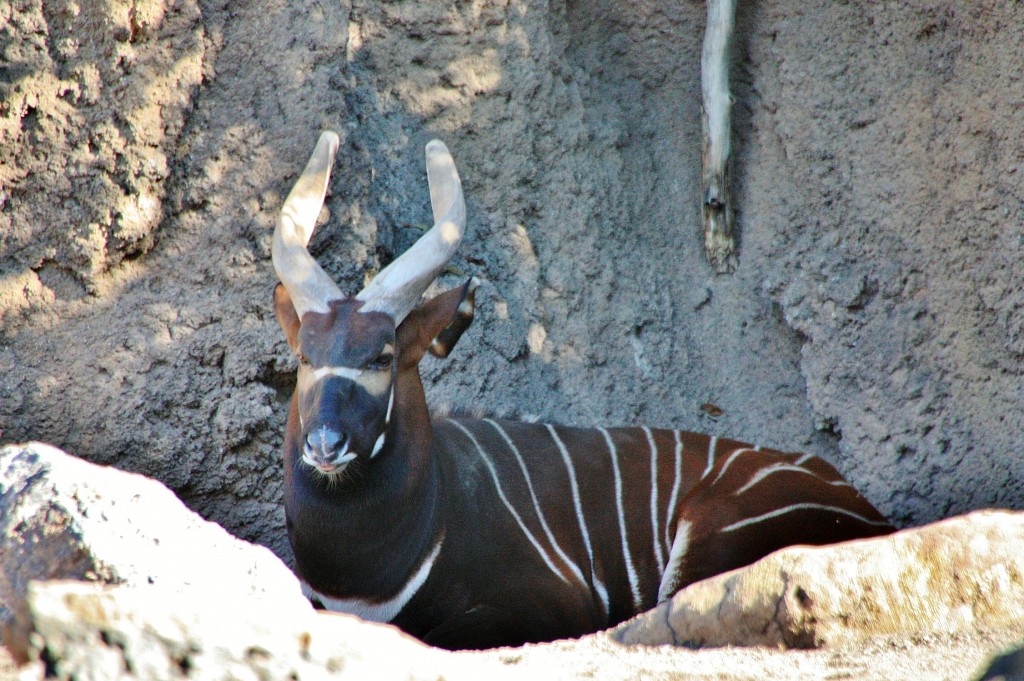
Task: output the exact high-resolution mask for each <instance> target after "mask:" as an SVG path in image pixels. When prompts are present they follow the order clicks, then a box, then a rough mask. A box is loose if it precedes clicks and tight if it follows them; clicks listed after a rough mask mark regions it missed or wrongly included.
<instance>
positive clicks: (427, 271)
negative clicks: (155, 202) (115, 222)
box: [271, 132, 478, 475]
mask: <svg viewBox="0 0 1024 681" xmlns="http://www.w3.org/2000/svg"><path fill="white" fill-rule="evenodd" d="M337 150H338V136H337V135H336V134H335V133H333V132H324V133H322V134H321V135H320V140H319V142H318V143H317V146H316V149H315V150H314V151H313V155H312V156H311V157H310V159H309V163H308V164H307V165H306V168H305V170H304V171H303V173H302V175H301V176H300V177H299V179H298V181H297V182H296V183H295V187H294V188H293V189H292V191H291V193H290V194H289V195H288V198H287V199H286V200H285V202H284V205H283V206H282V208H281V215H280V217H279V219H278V222H277V227H276V229H275V230H274V239H273V245H272V249H271V250H272V258H273V262H274V269H275V270H276V271H277V276H278V278H279V279H280V281H281V283H280V284H278V286H277V287H276V288H275V290H274V311H275V314H276V315H277V320H278V323H279V324H280V325H281V328H282V329H283V330H284V332H285V335H286V336H287V338H288V344H289V346H290V347H291V349H292V351H293V352H295V354H296V355H297V356H298V359H299V370H298V378H297V381H296V387H295V392H296V394H295V397H294V400H295V403H294V410H293V412H292V416H291V417H289V428H288V433H289V435H288V437H293V436H294V437H297V438H298V441H299V442H300V443H301V449H302V455H301V459H302V461H303V462H304V463H305V464H307V465H309V466H311V467H312V468H314V469H316V470H317V471H319V472H320V473H322V474H325V475H336V474H339V473H341V472H342V471H343V470H345V469H346V467H348V466H349V465H350V464H352V463H353V462H356V461H362V462H363V463H364V464H365V463H367V462H369V461H370V460H371V459H374V458H375V457H377V456H378V455H380V454H381V452H382V451H385V449H386V447H387V442H388V440H389V439H390V433H391V432H392V426H393V424H392V420H393V419H392V416H393V412H394V408H395V402H396V394H395V393H396V385H397V384H401V383H402V381H401V377H402V376H403V374H410V372H411V374H414V377H413V378H414V385H415V386H419V390H418V395H419V401H420V402H423V404H422V411H423V414H425V413H426V404H425V401H424V400H423V399H422V384H421V383H420V382H419V372H418V366H417V365H418V363H419V360H420V358H421V357H422V356H423V353H424V352H425V351H426V350H430V351H432V352H433V353H434V354H436V355H439V356H446V355H447V352H448V351H449V350H450V349H451V348H452V347H453V346H454V344H455V342H456V341H457V340H458V337H459V336H460V335H461V333H462V332H463V331H465V329H466V328H467V327H468V326H469V322H470V321H471V320H472V316H473V292H474V290H475V288H476V285H477V283H478V282H477V281H476V280H475V279H473V280H470V281H469V282H467V283H466V284H465V285H464V286H462V287H460V288H459V289H456V290H454V291H449V292H448V293H446V294H442V295H440V296H437V297H436V298H434V299H433V300H431V301H430V302H428V303H427V304H425V305H424V306H423V307H421V308H419V309H415V308H416V305H417V303H418V302H419V299H420V296H422V295H423V292H424V291H425V290H426V288H427V287H428V286H429V285H430V283H431V282H432V281H433V280H434V278H435V277H436V276H437V275H438V274H439V273H440V272H441V270H442V269H444V267H445V266H446V265H447V263H448V260H449V259H450V258H451V257H452V256H453V255H454V253H455V249H456V248H457V247H458V245H459V242H460V241H461V239H462V235H463V232H464V231H465V225H466V207H465V203H464V201H463V197H462V185H461V183H460V181H459V175H458V172H457V171H456V169H455V163H454V162H453V161H452V157H451V155H450V154H449V153H448V149H447V147H445V145H444V144H443V143H442V142H439V141H437V140H434V141H432V142H430V143H429V144H427V147H426V161H427V181H428V183H429V186H430V202H431V206H432V208H433V214H434V225H433V227H432V228H431V229H430V230H429V231H428V232H427V233H426V234H424V235H423V236H422V237H421V238H420V239H419V240H418V241H417V242H416V243H415V244H414V245H413V246H412V247H411V248H409V250H407V251H406V252H405V253H403V254H402V255H401V256H400V257H398V258H396V259H395V260H394V261H393V262H392V263H391V264H390V265H388V266H387V267H385V268H384V269H383V270H381V271H380V272H379V273H378V274H377V276H376V277H374V278H373V280H372V281H371V282H370V283H369V284H368V285H367V286H366V287H365V288H364V289H363V290H362V291H360V292H359V293H358V294H356V295H355V296H353V297H351V298H348V297H346V296H345V295H344V294H342V292H341V289H340V288H339V287H338V286H337V284H335V282H334V281H333V280H332V279H331V278H330V276H329V275H328V274H327V273H326V272H325V271H324V270H323V269H322V268H321V267H320V265H319V264H318V263H317V262H316V260H315V259H314V258H313V256H312V255H310V253H309V250H308V249H307V244H308V243H309V239H310V237H311V236H312V234H313V229H314V227H315V226H316V219H317V216H318V214H319V213H320V208H321V207H322V205H323V202H324V196H325V194H326V191H327V184H328V180H329V178H330V172H331V165H332V163H333V159H334V155H335V154H336V152H337ZM411 313H412V314H411ZM400 391H401V390H399V392H400ZM413 392H416V391H415V389H414V390H413ZM415 398H416V395H415V394H414V395H413V396H412V397H411V398H409V400H412V401H414V402H415ZM409 400H406V401H409ZM398 401H399V403H400V404H401V403H402V402H403V398H402V397H401V396H399V397H398ZM296 413H297V423H293V422H292V421H294V420H295V419H294V416H295V415H296ZM296 428H297V431H296V430H295V429H296Z"/></svg>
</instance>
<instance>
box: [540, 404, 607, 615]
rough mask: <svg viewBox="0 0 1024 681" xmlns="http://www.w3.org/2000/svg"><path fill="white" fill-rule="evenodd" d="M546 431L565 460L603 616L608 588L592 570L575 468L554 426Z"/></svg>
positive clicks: (605, 609) (588, 533)
mask: <svg viewBox="0 0 1024 681" xmlns="http://www.w3.org/2000/svg"><path fill="white" fill-rule="evenodd" d="M546 427H547V429H548V433H550V434H551V439H552V440H554V441H555V446H556V447H558V453H559V454H561V455H562V461H564V462H565V468H566V470H568V471H569V488H570V491H571V492H572V505H573V507H574V508H575V509H576V520H577V522H578V523H579V526H580V533H581V534H582V535H583V546H584V547H585V548H586V550H587V557H588V558H590V580H591V583H592V584H593V585H594V590H595V591H596V592H597V594H598V597H599V598H600V599H601V604H602V605H603V606H604V614H605V617H607V616H608V608H609V603H608V590H607V589H605V587H604V584H602V583H601V580H600V579H598V577H597V573H596V572H595V571H594V547H593V546H592V545H591V543H590V532H589V530H587V520H586V518H585V517H584V516H583V503H582V502H581V501H580V486H579V483H578V482H577V480H576V468H575V466H573V465H572V459H570V458H569V450H568V449H566V447H565V443H563V442H562V438H560V437H558V433H556V432H555V427H554V426H552V425H550V424H547V426H546Z"/></svg>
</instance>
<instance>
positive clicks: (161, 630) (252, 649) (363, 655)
mask: <svg viewBox="0 0 1024 681" xmlns="http://www.w3.org/2000/svg"><path fill="white" fill-rule="evenodd" d="M28 601H29V612H30V617H31V620H32V623H33V627H34V631H35V635H34V636H33V644H32V645H33V651H32V652H33V654H34V655H33V656H34V657H36V658H38V659H41V660H42V661H43V664H37V665H36V667H37V669H38V672H39V674H40V676H43V675H45V677H46V678H56V679H76V680H77V681H90V680H93V681H111V680H113V679H174V678H190V679H214V678H217V679H309V678H315V679H319V678H338V679H381V680H386V679H402V680H403V681H404V680H406V679H430V680H434V679H437V678H439V676H440V670H442V669H443V671H444V677H445V678H448V679H459V678H463V679H478V678H489V679H490V678H503V676H502V670H501V669H500V665H497V664H494V663H493V662H492V663H489V664H488V663H487V662H486V661H477V660H472V659H466V658H460V657H458V656H456V655H453V654H450V653H448V652H447V651H441V650H437V649H434V648H429V647H427V646H425V645H423V644H422V643H419V642H418V641H416V640H415V639H413V638H411V637H409V636H407V635H405V634H403V633H401V632H400V631H398V630H397V629H395V628H393V627H388V626H381V625H372V624H367V623H365V622H362V621H361V620H359V619H357V618H355V617H350V616H347V615H332V614H320V613H316V612H314V611H313V610H309V611H307V612H306V613H296V612H292V613H281V612H278V611H276V610H275V608H274V604H273V603H272V602H266V601H263V600H261V599H257V598H252V599H247V600H230V599H229V600H226V601H209V600H206V601H203V600H198V601H197V600H191V599H189V600H185V599H182V598H180V597H178V596H177V595H176V594H174V593H173V592H171V591H167V590H164V589H161V588H158V587H130V586H124V585H121V586H104V585H99V584H87V583H82V582H47V583H35V584H33V585H32V586H30V588H29V599H28ZM496 675H497V676H496ZM23 676H24V677H30V676H31V672H29V671H26V672H25V673H24V674H23Z"/></svg>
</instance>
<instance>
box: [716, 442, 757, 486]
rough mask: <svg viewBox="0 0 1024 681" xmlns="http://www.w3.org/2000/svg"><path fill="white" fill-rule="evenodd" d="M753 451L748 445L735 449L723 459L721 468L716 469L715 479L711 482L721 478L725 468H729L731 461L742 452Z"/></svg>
mask: <svg viewBox="0 0 1024 681" xmlns="http://www.w3.org/2000/svg"><path fill="white" fill-rule="evenodd" d="M753 451H754V450H753V449H750V448H749V447H743V448H742V449H737V450H735V451H734V452H733V453H732V454H730V455H729V458H728V459H726V460H725V463H724V464H722V470H720V471H718V475H716V476H715V479H714V481H712V483H711V484H712V485H714V484H715V483H716V482H718V481H719V480H721V479H722V476H723V475H725V472H726V471H727V470H729V466H731V465H732V462H733V461H735V460H736V459H738V458H739V457H740V456H742V455H743V454H749V453H750V452H753Z"/></svg>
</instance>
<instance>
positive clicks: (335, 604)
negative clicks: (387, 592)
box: [300, 534, 444, 622]
mask: <svg viewBox="0 0 1024 681" xmlns="http://www.w3.org/2000/svg"><path fill="white" fill-rule="evenodd" d="M442 544H444V535H443V534H442V535H441V538H440V539H438V540H437V543H436V544H434V548H433V549H432V550H431V551H430V555H428V556H427V557H426V559H424V561H423V562H422V563H420V566H419V568H418V569H417V570H416V572H414V573H413V575H412V576H411V577H410V578H409V581H407V582H406V583H405V586H403V587H402V590H401V591H399V592H398V593H397V594H395V595H394V596H393V597H392V598H389V599H388V600H386V601H371V600H368V599H364V598H331V597H330V596H325V595H323V594H321V593H318V592H317V591H314V590H313V588H312V587H310V586H309V584H306V583H305V582H300V584H301V585H302V592H303V593H304V594H306V597H307V598H316V599H317V600H319V601H320V602H321V603H323V605H324V607H325V608H327V609H328V610H330V611H332V612H343V613H346V614H349V615H355V616H357V617H362V618H363V619H364V620H369V621H371V622H390V621H391V620H393V619H395V617H397V616H398V613H400V612H402V608H404V607H405V606H406V604H407V603H408V602H409V601H410V600H412V597H413V596H415V595H416V592H417V591H419V589H420V587H421V586H423V584H424V583H425V582H426V581H427V577H429V576H430V570H431V569H432V568H433V567H434V561H436V560H437V556H438V554H439V553H441V545H442Z"/></svg>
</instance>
